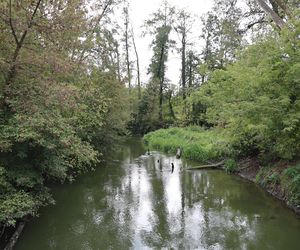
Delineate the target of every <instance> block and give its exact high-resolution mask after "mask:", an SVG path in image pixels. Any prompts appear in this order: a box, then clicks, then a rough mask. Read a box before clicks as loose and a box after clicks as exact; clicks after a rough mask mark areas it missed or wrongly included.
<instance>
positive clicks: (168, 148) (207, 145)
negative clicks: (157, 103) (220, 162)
mask: <svg viewBox="0 0 300 250" xmlns="http://www.w3.org/2000/svg"><path fill="white" fill-rule="evenodd" d="M144 140H145V142H146V143H147V144H148V145H149V147H151V148H154V149H158V150H162V151H164V152H167V153H176V150H177V149H178V148H181V150H182V156H183V157H184V158H187V159H191V160H196V161H200V162H206V161H208V160H213V159H214V160H217V159H219V158H222V157H224V156H225V155H228V153H229V152H228V150H226V148H227V147H226V145H227V143H228V142H227V141H228V140H227V138H226V136H225V135H224V134H223V133H222V132H221V130H217V129H211V130H204V129H202V128H201V127H197V126H191V127H187V128H169V129H159V130H156V131H154V132H151V133H148V134H147V135H145V136H144Z"/></svg>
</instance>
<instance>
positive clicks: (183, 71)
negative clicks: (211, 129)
mask: <svg viewBox="0 0 300 250" xmlns="http://www.w3.org/2000/svg"><path fill="white" fill-rule="evenodd" d="M181 46H182V47H181V50H182V51H181V81H182V98H183V100H185V99H186V86H185V85H186V33H185V30H184V31H183V33H182V39H181Z"/></svg>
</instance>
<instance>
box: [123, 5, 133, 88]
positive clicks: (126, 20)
mask: <svg viewBox="0 0 300 250" xmlns="http://www.w3.org/2000/svg"><path fill="white" fill-rule="evenodd" d="M124 12H125V50H126V67H127V78H128V79H127V80H128V88H129V91H130V89H131V72H130V60H129V38H128V36H129V34H128V25H129V18H128V9H127V8H125V9H124Z"/></svg>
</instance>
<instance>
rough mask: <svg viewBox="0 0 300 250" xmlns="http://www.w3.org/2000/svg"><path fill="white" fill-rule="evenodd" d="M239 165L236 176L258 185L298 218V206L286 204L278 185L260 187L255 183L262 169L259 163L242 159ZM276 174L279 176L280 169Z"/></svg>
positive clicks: (299, 210)
mask: <svg viewBox="0 0 300 250" xmlns="http://www.w3.org/2000/svg"><path fill="white" fill-rule="evenodd" d="M239 165H240V166H241V168H240V170H239V171H238V172H237V173H236V174H237V175H238V176H240V177H242V178H243V179H246V180H248V181H251V182H254V183H256V184H258V185H259V186H260V187H261V188H263V189H264V190H266V191H267V192H268V193H269V194H270V195H272V196H274V197H275V198H277V199H279V200H280V201H282V202H283V203H284V204H285V205H286V206H287V207H289V208H290V209H292V210H293V211H294V212H295V213H296V215H297V217H299V218H300V206H294V205H291V204H290V203H289V202H288V197H287V193H286V191H285V189H284V188H283V187H282V186H281V185H280V183H272V184H268V185H260V183H258V182H257V175H258V174H259V172H260V170H261V168H262V166H261V165H260V163H259V161H258V160H257V159H255V158H249V159H244V160H241V161H240V162H239ZM280 168H282V166H279V167H278V168H277V170H278V169H280ZM278 173H279V174H281V173H282V169H281V170H278Z"/></svg>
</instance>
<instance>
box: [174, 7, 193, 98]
mask: <svg viewBox="0 0 300 250" xmlns="http://www.w3.org/2000/svg"><path fill="white" fill-rule="evenodd" d="M176 19H177V22H176V23H177V24H176V26H175V31H176V32H177V34H178V35H179V37H180V41H181V47H180V49H179V51H180V53H181V84H182V98H183V100H185V99H186V84H187V76H186V74H187V59H186V51H187V46H188V45H189V43H188V35H189V34H190V32H191V29H192V26H193V19H192V15H191V13H189V12H187V11H186V10H180V11H179V12H178V13H177V15H176Z"/></svg>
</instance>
